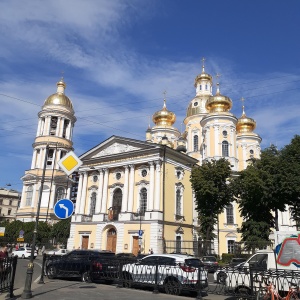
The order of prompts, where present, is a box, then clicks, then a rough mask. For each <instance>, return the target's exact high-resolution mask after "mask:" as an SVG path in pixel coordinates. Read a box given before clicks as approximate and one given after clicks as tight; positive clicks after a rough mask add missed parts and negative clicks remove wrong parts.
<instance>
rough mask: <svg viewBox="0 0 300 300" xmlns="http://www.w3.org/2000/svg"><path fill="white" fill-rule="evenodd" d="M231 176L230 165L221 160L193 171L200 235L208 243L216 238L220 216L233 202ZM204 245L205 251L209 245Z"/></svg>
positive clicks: (197, 167) (192, 177) (192, 179)
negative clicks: (214, 231)
mask: <svg viewBox="0 0 300 300" xmlns="http://www.w3.org/2000/svg"><path fill="white" fill-rule="evenodd" d="M230 175H231V168H230V163H229V162H228V161H227V160H226V159H224V158H221V159H219V160H212V161H211V162H205V163H203V165H202V166H196V167H194V168H193V169H192V173H191V178H190V181H191V184H192V188H193V190H194V193H195V204H196V210H197V212H198V216H199V221H200V235H201V236H202V239H204V241H206V242H207V243H208V242H209V241H211V240H212V239H213V238H215V234H214V233H213V230H214V227H215V225H216V224H217V222H218V215H219V214H220V213H221V212H222V211H223V210H224V208H225V207H226V205H228V204H229V203H230V202H231V201H232V200H233V198H232V192H231V188H230V184H228V179H229V177H230ZM207 243H205V244H204V251H205V252H206V251H207V249H208V244H207Z"/></svg>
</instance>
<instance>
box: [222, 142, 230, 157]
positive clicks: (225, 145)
mask: <svg viewBox="0 0 300 300" xmlns="http://www.w3.org/2000/svg"><path fill="white" fill-rule="evenodd" d="M222 156H223V157H228V156H229V151H228V142H227V141H223V142H222Z"/></svg>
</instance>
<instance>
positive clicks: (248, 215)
mask: <svg viewBox="0 0 300 300" xmlns="http://www.w3.org/2000/svg"><path fill="white" fill-rule="evenodd" d="M282 174H283V164H282V163H281V158H280V151H278V150H277V148H276V147H275V146H274V145H271V146H270V147H269V148H266V149H265V150H263V151H262V153H261V158H260V159H257V160H253V162H252V164H251V165H250V166H248V167H247V168H246V169H245V170H243V171H241V172H240V173H239V176H238V177H236V178H235V179H234V181H233V183H232V188H233V191H234V195H235V197H236V198H237V203H238V204H239V209H240V213H241V216H242V217H243V218H244V222H243V223H242V226H241V228H239V231H240V232H241V233H242V241H243V242H247V243H248V250H249V249H250V248H251V249H252V250H253V251H254V249H255V248H263V247H265V246H266V245H267V244H269V243H270V241H269V235H270V233H271V229H272V228H275V229H276V230H278V213H277V212H278V210H279V211H284V210H285V206H286V200H285V196H284V195H285V192H284V188H283V187H284V184H283V176H282ZM250 242H251V245H250Z"/></svg>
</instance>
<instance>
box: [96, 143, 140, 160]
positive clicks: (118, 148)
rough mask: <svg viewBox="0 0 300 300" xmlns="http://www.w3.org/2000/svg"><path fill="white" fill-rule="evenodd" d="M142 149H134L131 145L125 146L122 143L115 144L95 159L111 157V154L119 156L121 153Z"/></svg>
mask: <svg viewBox="0 0 300 300" xmlns="http://www.w3.org/2000/svg"><path fill="white" fill-rule="evenodd" d="M140 149H141V148H138V147H134V146H131V145H128V144H126V145H124V144H120V143H114V144H112V145H110V146H109V147H107V148H105V149H103V150H102V151H100V152H99V153H97V154H96V155H94V156H93V157H101V156H106V155H111V154H119V153H125V152H130V151H134V150H140Z"/></svg>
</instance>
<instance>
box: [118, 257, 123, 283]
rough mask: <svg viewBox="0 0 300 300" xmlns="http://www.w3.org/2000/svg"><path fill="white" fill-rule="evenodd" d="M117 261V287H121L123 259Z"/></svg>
mask: <svg viewBox="0 0 300 300" xmlns="http://www.w3.org/2000/svg"><path fill="white" fill-rule="evenodd" d="M118 263H119V276H118V277H119V280H118V285H117V288H122V287H123V274H122V272H123V260H122V259H120V260H119V261H118Z"/></svg>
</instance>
